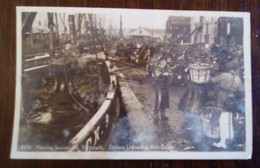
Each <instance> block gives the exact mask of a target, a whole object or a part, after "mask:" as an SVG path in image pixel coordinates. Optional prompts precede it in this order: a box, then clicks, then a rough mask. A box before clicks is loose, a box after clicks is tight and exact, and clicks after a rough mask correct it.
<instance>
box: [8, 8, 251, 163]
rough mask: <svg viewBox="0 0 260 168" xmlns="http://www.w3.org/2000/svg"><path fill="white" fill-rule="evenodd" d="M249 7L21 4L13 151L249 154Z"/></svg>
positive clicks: (53, 155)
mask: <svg viewBox="0 0 260 168" xmlns="http://www.w3.org/2000/svg"><path fill="white" fill-rule="evenodd" d="M250 49H251V48H250V14H249V13H245V12H206V11H173V10H140V9H107V8H69V7H66V8H64V7H63V8H59V7H17V57H16V60H17V66H16V68H17V71H16V72H17V73H16V99H15V118H14V128H13V138H12V149H11V158H13V159H250V158H251V155H252V98H251V94H252V93H251V53H250Z"/></svg>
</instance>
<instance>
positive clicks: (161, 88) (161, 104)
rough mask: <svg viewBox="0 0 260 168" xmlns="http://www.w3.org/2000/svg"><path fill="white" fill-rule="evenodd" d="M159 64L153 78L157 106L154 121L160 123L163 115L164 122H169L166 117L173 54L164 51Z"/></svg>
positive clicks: (159, 55)
mask: <svg viewBox="0 0 260 168" xmlns="http://www.w3.org/2000/svg"><path fill="white" fill-rule="evenodd" d="M155 56H157V57H158V64H157V67H155V68H154V72H153V74H152V76H153V77H154V79H155V80H154V81H155V85H154V86H155V106H154V121H155V122H158V120H159V116H158V113H160V114H161V119H162V120H168V117H166V115H165V111H166V108H169V83H170V80H169V77H170V76H172V68H173V67H172V66H171V65H170V64H171V62H172V61H171V59H172V58H171V57H172V56H171V54H169V53H168V52H167V51H166V50H162V52H160V53H159V54H158V55H155Z"/></svg>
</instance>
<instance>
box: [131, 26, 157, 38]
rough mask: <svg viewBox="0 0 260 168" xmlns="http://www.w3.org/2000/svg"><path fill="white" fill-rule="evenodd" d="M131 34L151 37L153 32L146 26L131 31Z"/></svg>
mask: <svg viewBox="0 0 260 168" xmlns="http://www.w3.org/2000/svg"><path fill="white" fill-rule="evenodd" d="M129 36H140V37H148V36H149V37H150V36H152V35H151V33H149V32H148V31H147V30H145V29H144V28H142V27H139V28H138V29H136V30H134V31H133V32H132V33H130V34H129Z"/></svg>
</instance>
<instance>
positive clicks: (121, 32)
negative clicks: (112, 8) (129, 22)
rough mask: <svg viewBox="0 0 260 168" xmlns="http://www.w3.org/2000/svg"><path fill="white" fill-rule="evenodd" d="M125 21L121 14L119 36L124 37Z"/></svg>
mask: <svg viewBox="0 0 260 168" xmlns="http://www.w3.org/2000/svg"><path fill="white" fill-rule="evenodd" d="M122 27H123V23H122V16H121V15H120V30H119V36H120V37H123V29H122Z"/></svg>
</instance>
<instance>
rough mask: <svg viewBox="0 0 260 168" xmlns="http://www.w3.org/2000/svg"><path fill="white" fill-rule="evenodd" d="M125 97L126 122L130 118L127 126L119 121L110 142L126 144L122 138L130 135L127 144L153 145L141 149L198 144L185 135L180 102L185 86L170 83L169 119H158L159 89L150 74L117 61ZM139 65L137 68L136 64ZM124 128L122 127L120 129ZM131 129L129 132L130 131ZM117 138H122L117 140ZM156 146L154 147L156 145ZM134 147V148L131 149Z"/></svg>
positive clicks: (177, 147) (167, 112)
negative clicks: (155, 112)
mask: <svg viewBox="0 0 260 168" xmlns="http://www.w3.org/2000/svg"><path fill="white" fill-rule="evenodd" d="M115 66H116V67H117V74H118V76H119V77H120V79H119V83H120V87H121V92H122V99H123V102H124V105H125V110H126V111H127V116H125V117H124V118H123V119H121V120H122V121H127V123H128V124H129V126H127V129H124V128H126V127H125V126H123V124H122V121H120V122H118V123H117V127H116V128H115V131H114V132H115V134H114V135H113V136H112V138H111V139H112V140H111V143H110V145H111V144H112V145H114V144H124V143H123V142H122V141H124V139H122V138H120V133H119V132H121V134H122V136H123V137H126V136H125V134H128V136H127V137H130V138H131V140H130V141H129V139H128V140H127V141H125V145H129V144H130V145H131V144H132V145H133V144H134V145H140V146H149V148H146V149H140V150H154V151H157V150H170V151H171V150H178V151H183V150H191V149H193V148H194V146H193V145H192V144H191V142H190V141H189V140H188V139H187V138H186V137H185V134H184V129H183V127H184V126H185V125H184V124H185V123H186V120H187V118H186V116H185V114H184V113H183V112H181V111H180V110H179V109H178V102H179V99H180V97H181V95H182V94H183V92H184V90H185V88H184V87H183V86H174V85H171V86H170V90H169V94H170V108H168V109H167V110H166V116H167V117H168V120H160V121H159V122H158V123H156V122H154V103H155V89H154V86H153V83H152V81H151V79H149V78H148V77H147V75H148V74H147V71H146V70H145V68H144V67H137V66H136V65H134V64H132V63H129V62H128V63H127V60H121V61H120V62H115ZM134 66H135V67H134ZM120 128H121V129H120ZM127 132H128V133H127ZM114 139H117V140H118V141H117V142H116V143H115V142H114ZM153 147H154V148H153ZM130 150H131V149H130Z"/></svg>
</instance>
